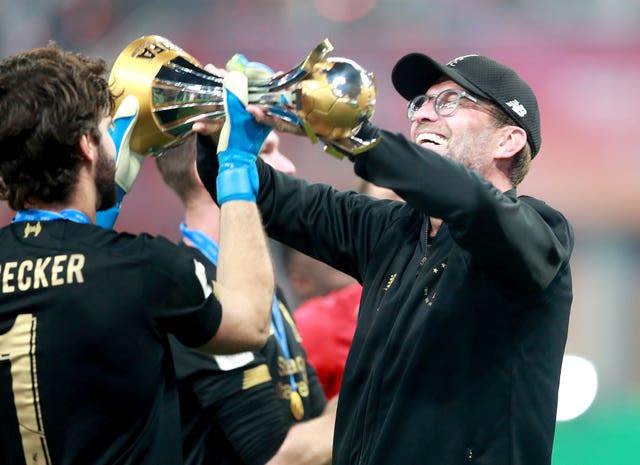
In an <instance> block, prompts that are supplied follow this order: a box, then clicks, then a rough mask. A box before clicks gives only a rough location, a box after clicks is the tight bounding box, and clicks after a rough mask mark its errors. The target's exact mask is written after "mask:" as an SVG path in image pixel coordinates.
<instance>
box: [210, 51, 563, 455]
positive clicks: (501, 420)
mask: <svg viewBox="0 0 640 465" xmlns="http://www.w3.org/2000/svg"><path fill="white" fill-rule="evenodd" d="M392 78H393V83H394V86H395V87H396V89H397V90H398V92H400V94H401V95H402V96H404V97H405V98H406V99H407V100H409V101H410V103H409V107H408V117H409V120H410V122H411V140H407V139H406V138H405V137H404V136H402V135H400V134H394V133H390V132H387V131H384V130H380V129H378V128H376V127H374V126H373V125H371V124H369V123H367V124H366V125H365V127H363V129H362V130H361V131H360V136H362V137H363V138H364V139H371V138H372V136H378V137H380V139H381V141H380V143H379V144H378V145H376V146H375V147H373V148H372V149H371V150H369V151H368V152H366V153H365V154H363V155H359V156H357V157H350V158H351V159H352V161H354V163H355V172H356V174H358V175H360V176H361V177H363V178H365V179H366V180H368V181H370V182H373V183H374V184H376V185H379V186H382V187H387V188H390V189H392V190H393V191H395V192H396V193H397V194H398V195H400V196H401V197H402V198H403V199H404V200H405V201H406V203H401V202H394V201H388V200H375V199H373V198H371V197H367V196H363V195H358V194H356V193H354V192H337V191H335V190H334V189H332V188H331V187H329V186H326V185H319V184H312V185H310V184H308V183H306V182H305V181H303V180H299V179H295V178H293V177H290V176H287V175H284V174H282V173H278V172H276V171H274V170H272V169H270V168H269V167H268V166H267V165H265V164H264V163H259V164H258V172H259V178H260V192H259V194H258V199H257V201H258V206H259V208H260V211H261V213H262V215H263V219H264V221H265V225H266V229H267V232H268V234H269V235H270V236H271V237H273V238H275V239H277V240H279V241H281V242H284V243H285V244H287V245H289V246H292V247H294V248H296V249H298V250H300V251H302V252H304V253H306V254H308V255H311V256H313V257H315V258H317V259H319V260H321V261H324V262H326V263H328V264H329V265H331V266H332V267H334V268H337V269H339V270H341V271H344V272H346V273H348V274H350V275H352V276H354V277H355V278H357V279H358V280H359V281H360V282H361V283H362V284H363V287H364V290H363V295H362V300H361V306H360V312H359V316H358V326H357V329H356V333H355V337H354V339H353V343H352V347H351V352H350V354H349V358H348V360H347V365H346V367H345V372H344V378H343V382H342V387H341V391H340V403H339V407H338V414H337V420H336V429H335V441H334V453H333V463H334V464H335V465H347V464H368V465H369V464H376V465H377V464H385V465H386V464H407V465H414V464H421V465H425V464H433V465H448V464H451V465H454V464H456V465H458V464H463V463H469V464H472V463H473V464H483V465H485V464H486V465H489V464H490V465H545V464H550V463H551V451H552V445H553V436H554V428H555V414H556V405H557V394H558V385H559V377H560V367H561V361H562V355H563V352H564V346H565V341H566V336H567V328H568V322H569V310H570V306H571V300H572V290H571V274H570V269H569V258H570V255H571V251H572V248H573V232H572V229H571V226H570V225H569V223H568V222H567V220H566V219H565V218H564V217H563V215H562V214H560V213H559V212H557V211H556V210H554V209H552V208H551V207H549V206H547V205H546V204H545V203H544V202H542V201H540V200H537V199H535V198H532V197H528V196H518V195H517V194H516V186H517V185H518V184H519V183H520V182H521V181H522V179H523V178H524V176H525V175H526V173H527V171H528V169H529V164H530V162H531V159H532V158H533V157H534V156H535V155H536V154H537V153H538V151H539V149H540V143H541V138H540V123H539V115H538V105H537V102H536V98H535V95H534V94H533V91H532V90H531V88H530V87H529V85H527V84H526V83H525V82H524V81H523V80H522V79H521V78H520V77H519V76H518V75H517V74H516V73H515V72H514V71H513V70H511V69H510V68H508V67H506V66H504V65H502V64H500V63H497V62H495V61H493V60H491V59H489V58H486V57H482V56H477V55H467V56H463V57H459V58H456V59H454V60H452V61H450V62H449V63H447V64H446V65H442V64H439V63H437V62H435V61H434V60H433V59H431V58H429V57H426V56H424V55H421V54H410V55H407V56H405V57H403V58H402V59H401V60H400V61H399V62H398V63H397V64H396V66H395V68H394V70H393V74H392ZM249 111H251V113H252V114H254V116H255V117H256V118H257V119H258V120H261V121H268V118H267V117H266V115H264V113H263V112H261V111H260V109H259V108H254V107H250V108H249ZM214 154H215V151H210V150H209V151H206V150H204V149H202V150H201V152H200V154H199V158H200V160H199V171H200V175H201V177H202V178H203V180H204V181H205V184H206V185H207V187H208V188H209V190H210V192H212V193H213V194H214V197H215V182H213V181H214V180H215V165H214V163H213V162H214V161H215V156H214Z"/></svg>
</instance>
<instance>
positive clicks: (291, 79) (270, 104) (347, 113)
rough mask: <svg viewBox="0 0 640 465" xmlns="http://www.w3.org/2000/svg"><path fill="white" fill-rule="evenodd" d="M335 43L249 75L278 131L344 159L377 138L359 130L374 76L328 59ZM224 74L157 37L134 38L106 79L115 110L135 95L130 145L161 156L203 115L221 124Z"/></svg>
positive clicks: (254, 98)
mask: <svg viewBox="0 0 640 465" xmlns="http://www.w3.org/2000/svg"><path fill="white" fill-rule="evenodd" d="M332 50H333V46H332V45H331V43H330V42H329V41H328V40H326V39H325V40H323V41H322V42H321V43H320V44H318V46H316V48H315V49H314V50H313V51H311V53H309V55H308V56H307V57H306V58H305V59H304V60H303V61H302V62H301V63H299V64H298V65H297V66H295V67H294V68H292V69H291V70H289V71H287V72H282V73H274V74H273V75H272V76H271V77H269V78H267V77H264V76H262V77H260V78H257V79H251V77H250V76H249V103H250V104H255V105H258V106H260V107H261V108H262V109H263V110H264V112H265V113H266V114H267V115H269V117H270V121H271V122H272V125H273V126H274V127H275V128H276V129H277V130H280V131H284V132H290V133H294V134H299V135H306V136H308V137H309V138H310V139H311V141H312V142H313V143H316V142H317V141H318V140H321V141H322V142H323V143H324V144H325V147H324V149H325V151H327V152H328V153H330V154H332V155H334V156H336V157H338V158H342V157H343V156H344V154H352V155H357V154H359V153H362V152H364V151H366V150H368V149H369V148H370V147H372V146H373V145H375V144H376V143H377V142H378V140H377V139H372V140H363V139H361V138H358V137H357V136H356V134H357V132H358V130H359V129H360V127H361V126H362V124H363V123H364V122H365V121H367V120H369V119H370V118H371V117H372V116H373V112H374V109H375V103H376V86H375V78H374V76H373V74H372V73H368V72H366V71H365V70H364V69H362V67H360V66H359V65H358V64H357V63H355V62H354V61H352V60H349V59H346V58H338V57H328V54H329V53H330V52H331V51H332ZM222 81H223V76H222V75H221V74H218V73H216V72H215V68H211V67H207V69H205V68H204V67H203V66H202V65H201V64H200V63H199V62H198V61H197V60H196V59H195V58H193V57H192V56H191V55H189V54H188V53H187V52H185V51H184V50H182V49H181V48H180V47H178V46H176V45H175V44H173V43H172V42H171V41H169V40H167V39H165V38H163V37H160V36H156V35H152V36H144V37H140V38H139V39H136V40H134V41H133V42H131V43H130V44H129V45H127V47H125V48H124V50H123V51H122V52H121V53H120V54H119V55H118V57H117V59H116V61H115V63H114V65H113V68H112V70H111V75H110V77H109V83H110V85H111V88H112V90H113V92H114V93H115V95H117V101H116V108H117V106H118V104H119V102H120V100H123V99H124V98H125V97H126V96H127V95H135V96H136V97H137V99H138V101H139V103H140V115H139V118H138V122H137V124H136V127H135V128H134V131H133V134H132V136H131V143H130V144H131V149H132V150H134V151H136V152H137V153H140V154H143V155H149V156H158V155H161V154H162V153H163V152H164V151H166V150H167V149H169V148H171V147H173V146H175V145H177V144H180V143H181V142H182V141H184V139H185V138H186V137H188V136H189V135H190V134H191V133H192V131H193V130H192V126H193V123H194V122H196V121H200V120H202V119H205V118H206V119H208V120H213V121H216V122H220V126H222V122H223V121H224V118H225V113H224V105H223V87H222Z"/></svg>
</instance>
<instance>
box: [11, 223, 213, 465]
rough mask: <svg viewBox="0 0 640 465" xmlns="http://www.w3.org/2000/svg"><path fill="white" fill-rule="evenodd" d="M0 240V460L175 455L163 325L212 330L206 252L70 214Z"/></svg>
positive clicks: (163, 458)
mask: <svg viewBox="0 0 640 465" xmlns="http://www.w3.org/2000/svg"><path fill="white" fill-rule="evenodd" d="M0 244H2V246H1V247H0V277H1V278H2V279H1V283H0V413H1V414H0V418H1V419H2V421H0V438H1V440H0V463H2V464H12V465H27V464H29V465H32V464H55V465H71V464H83V465H84V464H92V465H100V464H105V465H106V464H109V465H115V464H122V465H123V464H154V465H156V464H165V463H167V464H169V463H170V464H176V463H180V460H181V448H180V429H179V411H178V404H177V389H176V384H175V373H174V370H173V365H172V360H171V356H170V351H169V342H168V336H167V333H172V334H174V335H175V336H176V337H177V338H178V339H179V340H180V341H181V342H182V343H184V344H186V345H189V346H192V347H196V346H200V345H203V344H204V343H206V342H207V341H208V340H209V339H210V338H211V337H213V335H214V334H215V332H216V330H217V328H218V326H219V324H220V318H221V309H220V304H219V303H218V302H217V300H215V299H214V297H213V294H212V292H211V287H210V285H209V284H208V282H207V281H206V278H205V276H204V273H203V267H202V264H201V263H200V262H199V261H198V260H196V259H195V256H194V255H193V254H192V253H191V252H190V251H188V250H181V249H180V248H179V247H177V246H175V245H173V244H171V243H170V242H169V241H167V240H165V239H162V238H154V237H152V236H148V235H138V236H134V235H129V234H119V233H116V232H113V231H108V230H104V229H101V228H99V227H97V226H94V225H91V224H79V223H74V222H71V221H66V220H62V221H46V222H45V221H33V222H16V223H12V224H11V225H9V226H6V227H4V228H2V229H0Z"/></svg>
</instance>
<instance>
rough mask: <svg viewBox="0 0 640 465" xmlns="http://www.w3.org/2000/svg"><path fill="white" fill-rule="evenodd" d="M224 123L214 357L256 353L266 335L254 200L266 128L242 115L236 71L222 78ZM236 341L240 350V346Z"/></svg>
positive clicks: (267, 309)
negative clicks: (218, 310)
mask: <svg viewBox="0 0 640 465" xmlns="http://www.w3.org/2000/svg"><path fill="white" fill-rule="evenodd" d="M224 86H225V110H226V112H227V118H226V121H227V122H226V123H225V126H224V127H223V129H222V132H221V134H220V140H219V143H218V162H219V168H218V178H217V187H218V203H219V205H220V208H221V219H220V253H219V257H218V271H217V280H216V282H215V283H214V292H215V295H216V296H217V298H218V300H219V301H220V303H221V305H222V321H221V323H220V328H219V329H218V332H217V334H216V335H215V336H214V337H213V339H211V341H209V343H208V344H207V348H208V349H213V350H215V351H216V352H218V353H225V352H228V353H232V352H237V351H238V349H240V348H242V349H243V350H246V343H247V342H250V343H251V345H252V346H253V347H254V348H255V349H259V348H261V347H262V346H263V345H264V343H265V342H266V339H267V337H268V335H269V328H270V326H269V322H270V315H271V299H272V296H273V290H274V276H273V266H272V264H271V260H270V256H269V249H268V247H267V242H266V237H265V234H264V230H263V227H262V223H261V219H260V215H259V213H258V209H257V207H256V203H255V199H256V193H257V191H258V176H257V172H256V165H255V162H256V157H257V154H258V152H259V150H260V147H261V146H262V142H263V141H264V138H265V137H266V136H267V134H268V133H269V130H270V129H269V128H268V127H266V126H263V125H261V124H258V123H256V122H255V121H254V120H253V119H252V118H251V116H250V115H249V114H248V113H246V112H245V110H244V102H246V98H247V80H246V77H245V76H244V75H242V74H241V73H238V72H233V73H229V74H228V75H227V76H226V77H225V81H224ZM239 341H241V342H242V346H239Z"/></svg>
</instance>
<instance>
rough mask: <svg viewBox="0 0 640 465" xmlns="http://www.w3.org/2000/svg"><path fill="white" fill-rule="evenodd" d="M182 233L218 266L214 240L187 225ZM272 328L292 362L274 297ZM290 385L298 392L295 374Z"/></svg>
mask: <svg viewBox="0 0 640 465" xmlns="http://www.w3.org/2000/svg"><path fill="white" fill-rule="evenodd" d="M180 232H181V233H182V237H184V238H185V239H189V241H191V242H192V243H193V245H195V246H196V248H197V249H198V250H199V251H200V252H202V254H203V255H204V256H205V257H207V258H208V259H209V261H210V262H211V263H213V264H214V265H216V266H218V250H219V248H218V244H216V243H215V241H214V240H213V239H211V238H210V237H209V236H207V235H206V234H205V233H203V232H202V231H199V230H197V229H189V228H187V225H186V224H185V223H180ZM271 327H272V328H273V333H274V334H275V335H276V340H277V341H278V345H279V346H280V349H281V350H282V353H283V354H284V356H285V357H286V359H287V360H291V353H290V352H289V344H288V343H287V333H286V331H285V327H284V321H283V318H282V313H281V312H280V307H279V304H278V299H277V298H276V296H275V295H274V296H273V299H272V300H271ZM289 385H290V386H291V392H292V393H293V392H297V391H298V386H297V384H296V380H295V378H294V376H293V373H289Z"/></svg>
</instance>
